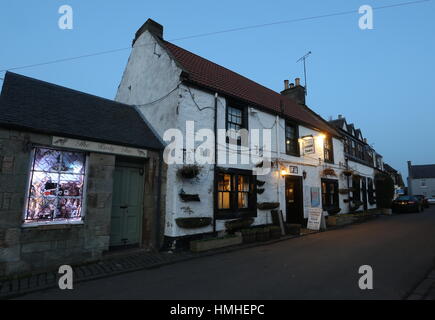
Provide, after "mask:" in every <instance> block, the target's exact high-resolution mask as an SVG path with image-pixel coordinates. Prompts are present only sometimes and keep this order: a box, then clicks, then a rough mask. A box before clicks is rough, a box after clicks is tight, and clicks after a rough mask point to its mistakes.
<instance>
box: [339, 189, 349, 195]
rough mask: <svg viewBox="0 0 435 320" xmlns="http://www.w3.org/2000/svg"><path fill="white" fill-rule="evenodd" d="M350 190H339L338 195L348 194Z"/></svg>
mask: <svg viewBox="0 0 435 320" xmlns="http://www.w3.org/2000/svg"><path fill="white" fill-rule="evenodd" d="M349 192H350V190H349V189H339V190H338V193H339V194H349Z"/></svg>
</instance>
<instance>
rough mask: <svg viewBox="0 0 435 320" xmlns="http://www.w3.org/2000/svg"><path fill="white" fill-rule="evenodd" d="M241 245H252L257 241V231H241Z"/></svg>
mask: <svg viewBox="0 0 435 320" xmlns="http://www.w3.org/2000/svg"><path fill="white" fill-rule="evenodd" d="M241 234H242V238H243V243H253V242H255V241H256V240H257V239H256V237H257V230H256V229H245V230H242V231H241Z"/></svg>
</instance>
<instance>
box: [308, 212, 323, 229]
mask: <svg viewBox="0 0 435 320" xmlns="http://www.w3.org/2000/svg"><path fill="white" fill-rule="evenodd" d="M322 218H323V209H322V208H309V209H308V224H307V229H310V230H315V231H319V230H320V225H321V224H322Z"/></svg>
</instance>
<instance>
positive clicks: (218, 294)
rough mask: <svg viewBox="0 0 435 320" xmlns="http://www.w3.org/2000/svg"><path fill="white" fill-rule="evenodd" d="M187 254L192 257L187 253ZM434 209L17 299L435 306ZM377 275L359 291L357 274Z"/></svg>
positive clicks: (163, 265) (383, 218) (82, 283)
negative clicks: (433, 302)
mask: <svg viewBox="0 0 435 320" xmlns="http://www.w3.org/2000/svg"><path fill="white" fill-rule="evenodd" d="M186 254H188V253H186ZM434 263H435V207H431V208H430V209H429V210H426V211H425V212H424V213H421V214H403V215H394V216H382V217H380V218H378V219H375V220H371V221H369V222H366V223H362V224H356V225H351V226H347V227H345V228H340V229H336V230H332V231H328V232H322V233H316V234H311V235H307V236H304V237H298V238H294V239H291V240H286V241H280V242H274V243H270V244H266V245H263V246H255V247H250V248H245V249H244V250H235V251H231V252H225V253H219V254H216V253H214V254H210V255H208V256H202V257H200V258H198V259H192V257H184V259H183V260H182V261H181V260H180V261H178V262H177V263H175V262H174V263H169V262H168V263H167V264H162V265H160V267H158V268H157V267H156V268H148V269H145V270H144V269H142V270H140V271H136V272H129V273H123V274H119V275H116V276H110V277H104V278H102V279H97V280H92V281H86V282H78V283H75V284H74V289H73V290H60V289H54V288H52V289H47V290H44V291H38V292H34V293H29V294H26V295H23V296H20V297H17V298H18V299H150V300H156V299H174V300H209V299H217V300H233V299H252V300H268V299H275V300H286V299H296V300H298V299H382V300H384V299H412V300H414V299H431V298H432V299H434V298H435V297H434V295H433V293H434V292H433V290H434V289H435V286H434V283H435V276H434V275H435V274H434V273H433V268H434V266H435V264H434ZM363 265H369V266H371V267H372V269H373V274H374V278H373V279H374V280H373V284H374V288H373V290H361V289H360V288H359V285H358V282H359V279H360V277H361V275H360V274H359V273H358V270H359V268H360V266H363Z"/></svg>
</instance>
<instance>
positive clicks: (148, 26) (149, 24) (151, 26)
mask: <svg viewBox="0 0 435 320" xmlns="http://www.w3.org/2000/svg"><path fill="white" fill-rule="evenodd" d="M145 31H149V32H150V33H151V34H153V35H155V36H156V37H158V38H159V39H163V26H162V25H161V24H159V23H157V22H155V21H154V20H152V19H148V20H147V21H146V22H145V23H144V24H143V25H142V27H140V28H139V30H137V31H136V35H135V37H134V40H133V45H134V43H135V42H136V40H137V39H139V37H140V36H141V35H142V33H144V32H145Z"/></svg>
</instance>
